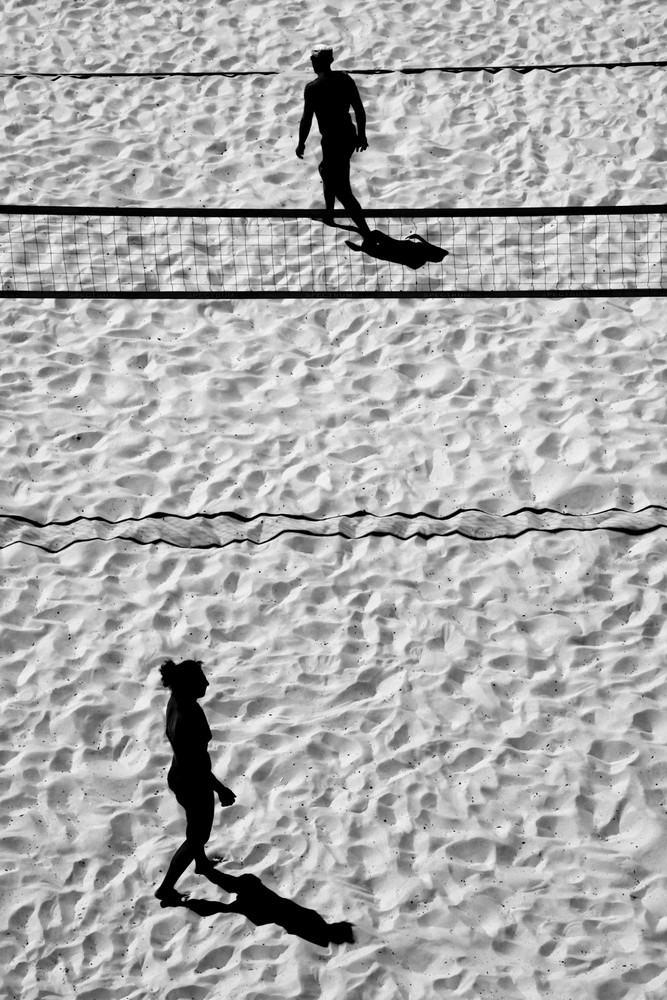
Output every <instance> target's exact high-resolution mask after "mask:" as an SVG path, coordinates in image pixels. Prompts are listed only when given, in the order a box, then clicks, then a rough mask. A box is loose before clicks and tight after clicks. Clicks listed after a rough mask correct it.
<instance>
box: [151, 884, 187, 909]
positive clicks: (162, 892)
mask: <svg viewBox="0 0 667 1000" xmlns="http://www.w3.org/2000/svg"><path fill="white" fill-rule="evenodd" d="M155 895H156V897H157V898H158V899H159V900H160V906H162V907H165V906H182V904H183V903H184V902H185V900H186V899H187V898H188V896H189V893H187V892H179V891H178V889H170V888H169V886H167V887H166V888H163V887H162V886H161V887H160V888H159V889H157V890H156V892H155Z"/></svg>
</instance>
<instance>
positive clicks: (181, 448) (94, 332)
mask: <svg viewBox="0 0 667 1000" xmlns="http://www.w3.org/2000/svg"><path fill="white" fill-rule="evenodd" d="M3 13H4V21H3V28H2V35H1V37H2V40H3V51H2V56H1V57H0V58H1V60H2V67H3V69H4V71H6V72H12V71H25V70H40V71H50V70H55V71H58V70H61V71H66V70H69V71H76V70H81V69H84V68H85V69H89V70H113V69H118V70H121V71H128V70H146V69H155V70H162V71H168V70H172V69H181V70H224V71H232V70H234V69H257V68H266V69H278V70H280V75H279V76H274V77H254V78H253V77H237V78H234V79H225V78H208V79H200V80H194V79H188V78H181V79H164V80H148V79H135V80H132V81H122V80H117V79H116V80H114V79H96V80H66V79H60V80H48V81H47V80H35V79H31V80H25V79H24V80H17V79H14V80H12V79H5V80H4V82H3V87H2V94H1V95H0V129H1V130H2V134H3V136H4V140H5V141H4V143H3V144H2V147H1V148H0V164H1V166H2V170H0V201H2V202H25V203H36V204H80V205H86V204H88V205H117V206H120V207H122V206H126V205H135V204H139V205H141V204H143V205H188V204H190V205H193V206H199V205H209V206H213V205H222V206H227V207H232V206H236V207H239V206H244V205H263V206H271V207H275V206H288V207H297V206H304V205H320V204H321V193H320V189H319V186H318V185H319V179H318V176H317V173H316V170H315V164H316V162H317V159H318V151H319V150H318V146H319V143H318V141H317V138H316V137H315V135H313V136H312V137H311V140H310V143H309V146H308V150H307V156H306V161H305V162H303V163H302V162H300V161H299V160H297V159H296V157H295V156H294V146H295V144H296V135H297V128H298V121H299V117H300V101H301V94H302V88H303V85H304V83H305V82H306V80H307V79H308V70H309V67H308V64H307V59H306V54H307V52H308V50H309V48H310V45H311V44H312V42H313V41H315V40H316V39H318V40H319V39H320V38H321V37H322V35H324V37H326V38H329V39H330V41H331V42H332V43H333V44H334V45H335V46H338V47H339V48H340V59H339V62H338V63H337V67H338V68H341V69H346V68H348V69H351V68H373V67H375V68H380V67H389V66H401V65H413V66H414V65H428V64H430V65H434V64H437V65H445V64H467V65H474V64H478V63H482V62H483V63H486V64H488V63H496V64H506V63H511V62H515V63H528V62H559V61H562V62H569V61H577V60H579V61H585V60H605V61H612V60H621V61H623V60H647V59H663V58H664V47H665V46H664V42H665V29H664V12H663V11H662V9H661V7H660V5H659V4H656V3H649V2H648V0H634V2H623V3H622V4H619V3H616V2H613V3H612V2H611V0H607V2H597V3H595V2H590V3H589V2H584V0H582V2H574V0H571V2H563V3H561V4H558V5H555V4H546V3H542V4H537V5H535V4H530V5H529V4H526V3H524V2H519V0H510V2H507V3H503V4H496V3H495V2H494V3H491V2H487V0H484V2H481V0H472V2H471V3H468V4H465V5H463V4H459V3H458V2H455V0H451V2H448V4H447V5H446V17H445V16H443V9H442V5H428V4H424V3H414V4H411V3H401V4H394V3H389V2H388V0H382V2H380V3H376V4H374V5H372V6H366V7H362V8H359V9H355V11H354V13H352V12H351V11H348V9H347V8H345V7H343V8H340V9H339V8H336V7H334V6H333V5H329V4H326V5H325V4H316V5H313V4H310V5H307V6H305V5H303V4H301V3H289V2H288V3H283V4H280V5H273V4H265V5H264V6H259V5H254V6H253V5H251V6H248V5H245V4H243V5H242V4H239V3H236V2H231V3H228V4H226V5H225V6H224V8H221V7H220V6H216V5H213V4H211V3H210V2H208V0H207V2H203V0H202V2H193V3H191V4H189V5H188V8H187V10H181V9H180V8H176V7H170V6H169V5H168V4H165V3H161V4H159V5H155V4H153V5H150V6H149V5H147V4H141V3H134V4H123V5H121V6H119V5H118V4H110V3H104V2H95V3H87V2H81V3H75V2H73V0H72V2H67V3H63V4H59V5H53V4H46V3H43V2H40V3H30V4H25V3H23V2H20V0H10V2H8V3H7V4H6V6H5V10H4V11H3ZM573 25H575V26H576V27H573ZM664 81H665V77H664V72H663V71H656V70H653V69H649V68H643V69H623V70H620V69H619V70H614V71H604V70H596V71H578V72H576V73H572V72H568V73H561V74H558V75H553V76H552V75H548V74H545V73H541V74H536V73H532V74H529V75H526V76H522V75H520V74H517V73H502V74H499V75H497V76H492V75H490V74H465V75H463V76H454V75H451V74H441V73H425V74H423V75H419V76H401V75H399V74H394V75H389V76H360V77H359V79H358V82H359V86H360V89H361V91H362V94H363V97H364V100H365V102H366V105H367V110H368V115H369V140H370V148H369V150H368V151H367V152H366V153H364V154H363V155H361V156H359V157H358V159H357V160H356V161H355V166H354V170H353V184H354V186H355V189H356V191H357V192H358V194H359V197H360V199H361V201H362V203H363V204H364V205H367V206H369V207H383V206H384V207H396V206H424V207H428V206H436V205H445V206H446V205H453V206H454V205H459V206H460V205H470V206H477V205H484V206H490V207H491V206H494V205H520V204H533V205H540V204H541V205H559V204H572V205H578V204H594V203H625V204H628V203H660V202H664V201H665V198H664V173H665V170H664V168H665V162H666V161H667V153H666V152H665V144H664V133H665V124H666V122H665V110H664V107H665V100H664V96H665V82H664ZM666 320H667V311H666V308H665V305H664V303H663V301H662V300H661V299H640V298H634V299H633V298H627V299H616V300H609V301H605V300H604V299H599V300H588V301H586V300H582V301H577V300H562V301H531V300H528V299H527V300H514V301H501V300H497V301H483V300H478V301H474V300H468V301H465V300H453V301H451V302H435V301H431V302H428V301H424V302H416V301H414V300H412V301H411V300H398V301H392V302H387V301H382V300H377V301H373V302H363V303H360V302H351V301H326V302H318V301H301V302H299V301H296V302H295V301H277V302H272V303H268V304H267V303H266V302H264V303H262V302H236V303H232V302H206V301H202V302H178V301H176V302H168V303H167V302H160V301H154V302H133V301H126V302H111V301H104V300H96V301H74V300H72V301H59V302H54V301H53V300H44V301H23V302H16V301H11V300H2V301H0V330H1V331H2V341H1V343H2V352H3V355H2V363H1V364H0V417H1V418H2V419H0V447H1V448H2V456H3V475H2V477H0V514H1V515H3V517H5V518H6V519H7V515H9V516H10V517H11V518H12V521H11V524H12V526H13V527H12V530H14V527H15V526H16V525H17V524H19V525H20V521H19V519H20V518H26V519H30V521H31V522H37V524H36V525H35V524H30V525H29V526H28V527H27V528H26V529H25V532H24V533H22V534H21V533H20V532H19V533H18V534H17V535H11V534H9V533H7V532H6V530H5V525H6V524H9V520H8V519H7V520H6V521H5V522H4V523H3V525H2V530H1V531H0V539H4V540H5V541H6V542H10V543H11V542H13V544H7V547H5V548H2V549H0V644H1V648H2V652H3V659H2V671H1V672H0V689H1V690H2V695H3V697H2V699H0V725H1V726H2V732H3V734H4V740H3V744H2V749H0V761H1V762H2V764H3V765H5V766H4V769H3V772H2V774H1V775H0V806H1V807H2V815H3V818H4V823H3V828H2V830H1V831H0V861H1V864H0V912H1V913H2V919H3V927H4V928H5V929H6V931H8V933H7V935H6V939H5V940H3V943H2V944H1V945H0V959H2V964H3V970H4V977H3V978H4V981H5V984H6V990H7V996H8V997H10V998H11V1000H15V998H16V1000H18V998H19V997H20V998H21V1000H59V998H61V997H62V998H71V997H74V996H76V997H77V1000H144V998H146V997H152V996H155V997H160V998H161V1000H185V998H186V997H187V998H193V1000H213V998H219V997H221V996H225V997H229V998H230V1000H278V998H282V997H284V998H294V997H299V998H308V1000H317V998H322V1000H343V998H345V1000H399V998H400V1000H407V998H409V1000H432V998H433V997H440V996H443V997H445V996H455V997H459V998H463V1000H492V998H500V997H502V998H503V1000H527V998H529V1000H537V998H540V1000H541V998H545V1000H573V998H574V997H576V998H582V1000H658V998H660V997H662V995H663V994H664V989H665V982H666V981H667V965H666V963H665V959H664V943H665V933H666V930H667V882H666V880H665V873H664V870H663V869H664V865H663V860H662V859H663V844H664V840H665V833H666V829H665V828H666V825H667V824H666V819H665V816H666V812H665V808H666V807H665V794H666V780H667V755H666V751H665V743H666V741H667V727H666V723H665V718H666V715H665V709H666V708H667V689H665V683H664V668H663V662H662V658H663V650H664V643H663V641H662V640H663V638H664V634H663V633H664V630H665V593H666V592H667V585H666V581H667V545H666V542H665V532H664V529H663V528H660V529H659V530H656V531H655V532H654V533H653V534H650V535H647V536H645V537H642V538H633V537H631V536H629V535H627V534H620V533H617V532H615V531H613V530H607V529H605V530H600V529H599V528H598V527H597V525H599V524H602V523H604V524H605V525H609V524H610V523H616V522H612V521H611V520H606V519H605V520H604V521H602V520H598V521H591V519H590V518H586V519H582V521H581V526H582V527H585V528H586V529H587V530H586V531H585V532H584V531H581V530H572V529H571V527H570V529H569V530H567V531H565V532H563V533H561V534H552V535H545V534H540V533H536V532H534V531H532V532H531V533H529V534H525V535H523V536H521V537H519V538H516V539H505V538H495V539H494V540H492V541H472V540H470V539H467V538H461V537H457V538H452V539H443V538H433V539H431V540H429V541H428V542H425V541H424V540H422V539H419V538H410V539H407V540H405V539H403V540H401V539H399V538H386V537H384V538H376V537H369V538H357V539H352V538H341V537H336V538H318V537H308V536H306V535H304V534H303V533H302V534H300V535H297V534H293V533H290V532H287V533H285V534H282V535H280V536H279V537H276V538H274V540H272V541H270V542H268V543H267V544H262V545H258V544H256V542H257V540H259V541H261V540H262V539H261V538H258V539H254V536H251V540H250V541H245V542H243V543H241V544H232V545H229V546H228V547H227V548H225V549H224V550H223V549H215V548H214V549H210V550H194V549H185V550H180V551H179V550H176V549H169V548H167V547H166V545H160V544H151V545H141V544H138V543H136V542H128V541H123V540H122V539H118V538H117V537H112V538H111V539H110V540H106V541H99V540H96V541H92V542H81V541H78V542H77V543H76V544H74V545H72V546H71V547H70V548H67V549H65V550H64V551H62V552H59V553H57V554H49V553H46V552H44V551H43V550H42V549H40V548H38V547H36V546H37V545H39V544H40V541H41V540H42V538H43V537H44V536H43V535H42V534H41V533H40V531H41V529H40V528H39V524H40V523H45V522H49V521H54V520H55V521H69V520H72V519H75V518H79V519H81V518H91V519H92V518H106V519H108V520H110V521H114V522H115V521H120V520H121V519H123V518H145V517H147V516H148V515H151V514H155V513H158V512H164V513H168V514H174V515H177V516H178V517H179V518H181V519H182V518H185V517H193V521H192V523H193V524H196V523H198V521H197V519H194V515H208V514H214V513H218V512H220V511H227V512H232V513H236V514H238V515H242V516H245V517H250V516H253V515H255V514H258V513H262V512H267V513H268V514H271V515H299V516H302V515H310V516H312V517H316V518H335V516H336V515H341V514H343V515H344V514H353V513H355V512H358V511H364V510H365V511H369V512H370V513H371V514H373V515H379V516H385V515H388V514H392V513H395V512H403V514H404V515H407V517H406V518H404V520H405V521H406V523H410V516H411V515H413V514H417V513H419V512H421V511H423V512H426V514H428V515H431V516H434V517H441V518H445V517H449V516H450V515H452V514H454V513H455V512H456V511H457V510H459V509H461V510H462V509H468V508H476V509H478V510H479V511H482V512H486V513H487V514H489V515H493V516H494V517H495V516H498V515H506V514H510V513H512V512H516V511H519V512H520V513H519V514H517V515H516V518H518V519H519V520H520V519H521V518H522V517H525V518H527V519H528V520H527V522H526V523H529V524H533V520H534V519H535V518H538V523H541V522H539V516H540V515H539V512H538V514H534V513H532V512H530V511H529V512H524V513H523V514H522V513H521V508H534V509H539V508H543V507H549V508H552V509H553V510H556V511H561V512H563V514H564V515H580V514H592V513H595V512H597V511H602V510H606V509H607V508H610V507H619V508H623V509H624V510H626V511H630V512H631V511H637V510H639V509H640V508H641V507H644V506H647V505H663V506H665V505H667V462H666V461H665V458H664V455H663V438H664V428H665V426H667V406H666V404H665V393H664V386H665V382H666V381H667V348H665V346H664V343H665V337H664V332H665V323H666ZM628 516H629V520H630V528H629V530H632V526H631V525H632V524H636V525H638V526H641V525H644V521H642V520H641V519H639V518H638V519H637V520H636V521H634V520H633V519H632V515H631V514H630V515H628ZM606 517H607V515H605V518H606ZM609 517H610V518H611V517H612V515H609ZM531 519H532V520H531ZM199 520H201V517H200V518H199ZM82 523H83V524H88V522H87V521H84V522H82V521H80V520H79V521H77V525H78V528H77V530H78V531H79V533H78V534H77V536H76V537H77V538H80V537H81V532H80V530H79V529H80V527H81V524H82ZM158 523H159V522H158ZM513 523H514V522H513ZM567 523H568V525H571V521H568V522H567ZM623 523H624V525H625V529H624V530H626V531H627V530H628V525H627V524H626V522H623ZM656 523H657V522H656ZM327 524H329V522H324V529H325V530H326V527H327ZM94 527H95V526H94V525H93V524H92V523H91V524H90V529H91V532H92V533H94ZM320 527H322V526H320ZM590 527H595V528H596V530H588V528H590ZM316 529H317V530H319V529H318V528H317V526H316ZM119 530H122V529H118V527H117V526H116V527H113V526H111V527H110V528H109V534H110V535H116V534H117V533H118V531H119ZM54 531H55V532H56V535H57V534H58V532H59V531H60V532H64V531H65V527H60V528H57V529H54ZM16 538H20V539H23V541H22V542H17V541H16ZM167 656H173V657H175V658H181V657H186V656H187V657H200V658H201V659H202V660H203V661H204V662H205V664H206V666H207V668H208V672H209V676H210V679H211V688H210V689H209V695H208V697H207V699H206V701H205V702H204V705H205V707H206V710H207V713H208V716H209V719H210V723H211V728H212V729H213V734H214V741H215V742H214V743H213V744H212V747H211V749H212V755H213V759H214V763H215V764H216V765H217V770H218V773H219V775H220V777H221V778H223V779H224V780H225V781H227V782H228V783H229V785H230V786H231V787H232V788H233V789H234V790H235V792H236V794H237V802H236V804H235V806H234V807H232V808H230V809H227V810H225V811H224V815H223V816H222V817H221V818H220V817H219V818H218V819H217V820H216V825H215V827H214V834H213V838H212V843H211V847H212V850H213V852H215V851H216V850H217V851H219V852H220V853H222V854H224V855H225V856H226V860H225V862H224V864H223V866H222V868H223V870H224V871H226V872H228V873H230V874H232V875H241V874H253V875H256V876H257V877H258V878H259V879H260V880H261V882H262V883H263V884H264V886H266V887H267V889H270V890H273V891H274V892H275V893H277V894H279V895H280V896H281V897H283V898H284V899H287V900H293V901H295V902H296V903H298V904H300V905H301V906H303V907H307V908H309V909H311V910H314V911H316V912H317V913H318V914H319V915H320V916H321V917H322V918H323V919H324V920H325V921H327V922H328V923H335V922H340V921H351V922H352V923H353V924H354V925H355V935H356V941H355V943H354V944H343V945H331V946H329V947H327V948H325V947H322V946H318V945H316V944H313V943H309V942H307V941H304V940H302V939H301V938H299V937H298V936H295V935H294V934H293V933H292V934H291V933H289V928H285V927H281V926H277V925H276V924H275V923H268V924H265V925H263V926H255V925H254V924H253V923H252V922H251V921H250V920H248V919H247V918H246V917H244V916H242V915H239V914H226V913H225V914H217V915H215V916H211V917H207V918H200V917H197V916H196V915H195V914H194V913H192V912H190V911H186V910H185V909H181V908H178V909H165V910H163V909H160V907H159V906H158V904H157V902H156V901H155V899H154V897H153V891H154V888H155V886H156V884H157V883H158V882H159V880H160V879H161V877H162V874H163V872H164V867H165V865H166V863H167V861H168V859H169V857H170V855H171V853H172V851H173V850H174V848H175V847H176V845H177V843H178V842H179V840H180V838H181V836H182V833H183V817H182V815H181V814H180V813H179V811H178V807H177V806H176V804H175V802H174V800H173V798H172V797H171V796H170V795H169V794H168V792H167V789H166V783H165V773H166V768H167V766H168V763H169V754H168V746H167V743H166V741H165V738H164V735H163V725H164V708H165V703H166V697H165V692H164V690H163V689H162V688H161V687H160V686H159V677H158V674H157V670H156V668H157V666H158V664H159V663H160V662H161V660H162V659H163V658H165V657H167ZM663 698H665V699H666V704H663V700H662V699H663ZM184 888H187V889H190V890H191V891H192V893H193V895H194V896H195V898H200V897H201V898H206V899H215V900H219V899H222V900H223V901H225V902H227V901H229V899H230V897H229V896H227V895H225V894H224V893H222V892H220V890H219V889H217V888H215V887H213V886H209V885H208V884H207V883H205V882H204V883H203V884H202V881H201V880H199V879H197V877H196V876H195V875H194V874H189V875H188V876H187V878H186V879H184Z"/></svg>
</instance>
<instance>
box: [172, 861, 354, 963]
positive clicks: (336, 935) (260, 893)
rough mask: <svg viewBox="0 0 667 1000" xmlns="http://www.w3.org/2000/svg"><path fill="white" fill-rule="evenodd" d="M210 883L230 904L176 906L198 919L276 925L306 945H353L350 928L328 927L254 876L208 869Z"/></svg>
mask: <svg viewBox="0 0 667 1000" xmlns="http://www.w3.org/2000/svg"><path fill="white" fill-rule="evenodd" d="M206 877H207V878H208V880H209V881H210V882H214V883H215V884H216V885H218V886H220V888H221V889H224V890H225V892H229V893H236V899H235V900H234V901H233V902H232V903H218V902H215V900H212V899H186V898H184V899H183V900H181V902H179V903H177V904H176V905H178V906H185V907H186V908H187V909H188V910H192V912H193V913H196V914H198V916H200V917H210V916H212V915H213V914H214V913H242V914H243V916H244V917H246V918H247V919H248V920H250V921H251V922H252V923H253V924H255V925H257V926H259V925H261V924H278V926H279V927H282V928H284V930H286V931H287V933H288V934H296V935H298V937H301V938H303V939H304V940H305V941H311V942H312V943H313V944H318V945H321V946H322V947H324V948H326V947H327V945H329V944H343V943H345V942H348V943H353V942H354V934H353V932H352V924H350V923H348V922H347V921H346V920H343V921H341V922H340V923H336V924H328V923H327V922H326V921H325V920H324V919H323V917H321V916H320V915H319V913H317V912H316V911H315V910H309V909H307V908H306V907H305V906H299V904H298V903H295V902H294V901H293V900H291V899H285V898H284V897H283V896H279V895H278V894H277V893H276V892H273V891H272V890H271V889H267V887H266V886H265V885H263V884H262V882H261V881H260V880H259V879H258V878H257V876H256V875H238V876H235V875H225V874H224V873H223V872H218V871H215V869H210V870H209V871H207V872H206Z"/></svg>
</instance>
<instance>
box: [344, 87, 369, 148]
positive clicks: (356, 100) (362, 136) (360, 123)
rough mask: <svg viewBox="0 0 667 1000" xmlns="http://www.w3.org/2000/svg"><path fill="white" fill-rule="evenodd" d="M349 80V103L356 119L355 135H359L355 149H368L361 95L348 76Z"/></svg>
mask: <svg viewBox="0 0 667 1000" xmlns="http://www.w3.org/2000/svg"><path fill="white" fill-rule="evenodd" d="M348 79H349V81H350V104H351V105H352V110H353V111H354V117H355V118H356V119H357V135H358V136H359V142H358V144H357V149H359V150H361V149H368V142H367V140H366V112H365V111H364V106H363V104H362V103H361V97H360V96H359V90H358V89H357V85H356V83H355V82H354V80H353V79H352V77H351V76H350V77H348Z"/></svg>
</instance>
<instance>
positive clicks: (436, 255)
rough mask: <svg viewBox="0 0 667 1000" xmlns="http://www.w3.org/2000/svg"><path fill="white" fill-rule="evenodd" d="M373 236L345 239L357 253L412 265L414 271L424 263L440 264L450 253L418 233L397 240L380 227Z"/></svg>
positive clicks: (408, 265)
mask: <svg viewBox="0 0 667 1000" xmlns="http://www.w3.org/2000/svg"><path fill="white" fill-rule="evenodd" d="M336 225H337V228H338V229H349V230H351V231H352V232H356V233H358V232H359V230H358V229H357V228H356V227H355V226H344V225H340V224H336ZM372 237H373V239H372V241H370V240H368V239H365V240H364V241H363V242H362V243H352V241H351V240H345V245H346V246H348V247H349V248H350V250H354V251H356V252H357V253H365V254H367V255H368V256H369V257H375V259H376V260H388V261H391V262H392V263H394V264H402V265H403V267H410V268H412V270H413V271H416V270H417V269H418V268H420V267H423V266H424V264H440V263H441V262H442V261H443V260H444V259H445V257H446V256H447V255H448V253H449V251H448V250H443V248H442V247H438V246H436V245H435V244H434V243H429V242H428V241H427V240H425V239H424V238H423V237H422V236H419V235H418V234H417V233H411V234H410V235H409V236H407V237H406V238H405V239H404V240H395V239H394V238H393V237H392V236H388V235H387V234H386V233H383V232H382V231H381V230H380V229H374V230H373V231H372Z"/></svg>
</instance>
